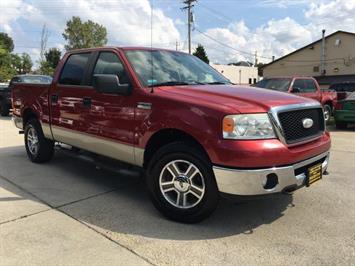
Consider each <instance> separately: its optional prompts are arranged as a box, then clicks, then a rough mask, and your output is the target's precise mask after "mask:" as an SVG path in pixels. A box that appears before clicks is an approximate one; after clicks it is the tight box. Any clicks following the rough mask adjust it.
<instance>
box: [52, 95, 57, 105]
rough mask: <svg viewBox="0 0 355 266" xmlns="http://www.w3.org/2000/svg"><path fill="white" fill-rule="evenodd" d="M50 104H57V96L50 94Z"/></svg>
mask: <svg viewBox="0 0 355 266" xmlns="http://www.w3.org/2000/svg"><path fill="white" fill-rule="evenodd" d="M51 102H52V103H57V102H58V94H52V95H51Z"/></svg>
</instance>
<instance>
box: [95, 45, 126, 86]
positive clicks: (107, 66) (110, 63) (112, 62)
mask: <svg viewBox="0 0 355 266" xmlns="http://www.w3.org/2000/svg"><path fill="white" fill-rule="evenodd" d="M95 74H111V75H117V76H118V79H119V81H120V83H121V84H127V83H129V78H128V76H127V73H126V71H125V69H124V67H123V64H122V62H121V60H120V59H119V58H118V56H117V55H116V54H114V53H111V52H102V53H100V55H99V58H98V59H97V62H96V66H95V69H94V75H95Z"/></svg>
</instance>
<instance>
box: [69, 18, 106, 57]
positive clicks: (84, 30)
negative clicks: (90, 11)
mask: <svg viewBox="0 0 355 266" xmlns="http://www.w3.org/2000/svg"><path fill="white" fill-rule="evenodd" d="M62 35H63V38H64V39H65V40H66V41H67V42H68V44H67V45H66V46H65V49H66V50H72V49H79V48H90V47H97V46H104V45H105V44H106V43H107V30H106V28H105V27H104V26H102V25H100V24H98V23H95V22H93V21H91V20H88V21H86V22H82V21H81V19H80V17H75V16H74V17H72V19H71V20H69V21H67V27H66V29H65V30H64V33H63V34H62Z"/></svg>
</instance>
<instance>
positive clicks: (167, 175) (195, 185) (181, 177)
mask: <svg viewBox="0 0 355 266" xmlns="http://www.w3.org/2000/svg"><path fill="white" fill-rule="evenodd" d="M159 186H160V191H161V193H162V194H163V196H164V198H165V199H166V200H167V201H168V202H169V203H170V204H171V205H173V206H174V207H177V208H180V209H189V208H192V207H194V206H196V205H197V204H199V203H200V202H201V200H202V199H203V196H204V194H205V190H206V188H205V181H204V177H203V175H202V173H201V171H200V170H199V169H198V168H197V167H196V166H195V165H194V164H193V163H191V162H189V161H185V160H175V161H172V162H169V163H168V164H166V165H165V166H164V168H163V169H162V171H161V173H160V177H159Z"/></svg>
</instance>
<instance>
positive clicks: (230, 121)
mask: <svg viewBox="0 0 355 266" xmlns="http://www.w3.org/2000/svg"><path fill="white" fill-rule="evenodd" d="M223 138H225V139H271V138H275V133H274V129H273V127H272V124H271V122H270V119H269V116H268V115H267V114H266V113H264V114H245V115H227V116H226V117H224V118H223Z"/></svg>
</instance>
